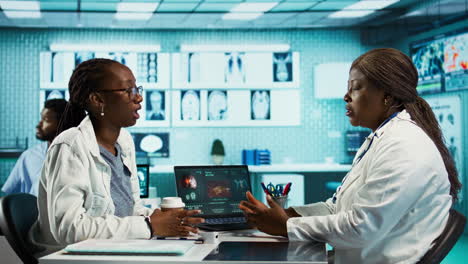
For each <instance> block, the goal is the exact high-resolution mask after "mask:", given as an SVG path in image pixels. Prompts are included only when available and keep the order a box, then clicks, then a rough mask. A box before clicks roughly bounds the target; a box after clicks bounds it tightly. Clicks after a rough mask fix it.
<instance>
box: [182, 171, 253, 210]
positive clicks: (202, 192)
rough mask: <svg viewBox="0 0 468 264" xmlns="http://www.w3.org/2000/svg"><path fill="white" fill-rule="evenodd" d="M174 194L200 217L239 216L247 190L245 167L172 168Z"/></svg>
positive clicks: (247, 175) (248, 188)
mask: <svg viewBox="0 0 468 264" xmlns="http://www.w3.org/2000/svg"><path fill="white" fill-rule="evenodd" d="M174 172H175V176H176V182H177V183H176V184H177V192H178V195H179V197H181V198H182V200H183V201H184V203H185V205H186V207H187V209H194V210H195V209H198V210H201V211H202V213H201V215H206V216H210V215H213V216H215V215H232V214H239V213H242V211H241V210H240V209H239V203H240V201H242V200H245V199H246V198H245V193H246V191H249V190H250V178H249V171H248V168H247V166H175V167H174Z"/></svg>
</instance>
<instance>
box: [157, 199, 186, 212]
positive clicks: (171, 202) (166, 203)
mask: <svg viewBox="0 0 468 264" xmlns="http://www.w3.org/2000/svg"><path fill="white" fill-rule="evenodd" d="M160 206H161V211H163V212H164V211H170V210H184V207H185V204H184V203H183V202H182V199H181V198H180V197H164V198H163V199H162V202H161V205H160Z"/></svg>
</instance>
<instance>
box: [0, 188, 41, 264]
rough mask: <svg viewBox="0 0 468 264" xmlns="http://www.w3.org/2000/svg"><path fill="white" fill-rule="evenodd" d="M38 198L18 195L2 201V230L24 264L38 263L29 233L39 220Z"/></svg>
mask: <svg viewBox="0 0 468 264" xmlns="http://www.w3.org/2000/svg"><path fill="white" fill-rule="evenodd" d="M37 216H38V210H37V198H36V197H35V196H34V195H31V194H27V193H16V194H10V195H7V196H4V197H2V198H1V199H0V229H1V231H2V233H3V235H4V236H5V238H6V239H7V241H8V243H10V246H11V247H12V248H13V250H14V251H15V252H16V254H17V255H18V257H19V258H20V259H21V260H22V261H23V262H24V263H38V262H37V259H36V258H35V257H34V256H33V253H34V246H33V245H32V244H31V243H30V242H29V239H28V233H29V229H30V228H31V226H32V225H33V224H34V222H35V221H36V220H37Z"/></svg>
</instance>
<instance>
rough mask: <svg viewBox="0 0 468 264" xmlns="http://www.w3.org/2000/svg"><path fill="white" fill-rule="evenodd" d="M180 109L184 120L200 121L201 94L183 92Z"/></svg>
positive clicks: (189, 91)
mask: <svg viewBox="0 0 468 264" xmlns="http://www.w3.org/2000/svg"><path fill="white" fill-rule="evenodd" d="M180 107H181V111H180V112H181V119H182V120H200V92H199V91H194V90H187V91H182V99H181V102H180Z"/></svg>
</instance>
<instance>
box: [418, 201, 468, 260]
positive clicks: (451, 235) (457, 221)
mask: <svg viewBox="0 0 468 264" xmlns="http://www.w3.org/2000/svg"><path fill="white" fill-rule="evenodd" d="M465 224H466V217H465V216H464V215H462V214H461V213H459V212H457V211H456V210H454V209H450V212H449V219H448V221H447V225H446V226H445V228H444V231H442V234H441V235H440V236H439V237H438V238H436V239H435V240H434V241H433V242H432V244H433V246H432V248H431V249H429V251H428V252H426V254H425V255H424V256H423V257H422V258H421V259H420V260H419V262H418V264H432V263H440V262H441V261H442V260H443V259H444V258H445V256H447V254H448V253H449V252H450V250H451V249H452V248H453V246H454V245H455V244H456V243H457V240H458V239H459V238H460V236H461V235H462V234H463V230H464V229H465Z"/></svg>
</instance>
